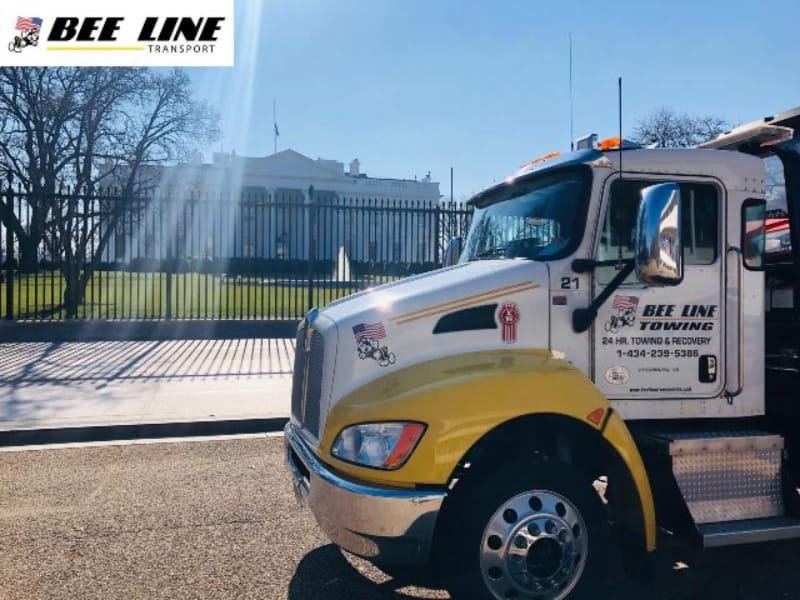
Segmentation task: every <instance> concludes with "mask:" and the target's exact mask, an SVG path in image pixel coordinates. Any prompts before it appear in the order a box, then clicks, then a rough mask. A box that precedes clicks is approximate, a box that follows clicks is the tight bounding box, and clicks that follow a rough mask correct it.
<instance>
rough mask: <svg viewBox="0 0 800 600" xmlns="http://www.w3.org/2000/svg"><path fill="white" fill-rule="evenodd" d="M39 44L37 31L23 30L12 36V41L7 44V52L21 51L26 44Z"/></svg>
mask: <svg viewBox="0 0 800 600" xmlns="http://www.w3.org/2000/svg"><path fill="white" fill-rule="evenodd" d="M38 45H39V32H38V31H36V30H35V29H32V30H30V31H23V32H22V33H20V34H19V35H15V36H14V41H13V42H9V44H8V51H9V52H22V50H23V49H24V48H27V47H28V46H38Z"/></svg>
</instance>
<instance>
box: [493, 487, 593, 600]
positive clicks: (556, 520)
mask: <svg viewBox="0 0 800 600" xmlns="http://www.w3.org/2000/svg"><path fill="white" fill-rule="evenodd" d="M588 544H589V538H588V532H587V531H586V524H585V523H584V521H583V517H582V516H581V514H580V512H579V511H578V509H577V508H575V505H574V504H572V502H570V501H569V500H567V499H566V498H565V497H563V496H561V495H560V494H557V493H555V492H551V491H547V490H535V491H530V492H524V493H522V494H519V495H517V496H514V497H513V498H511V499H509V500H507V501H506V502H504V503H503V504H502V505H501V506H500V508H498V509H497V511H496V512H495V513H494V515H492V518H491V519H490V520H489V523H488V524H487V526H486V528H485V529H484V531H483V537H482V539H481V554H480V567H481V573H482V575H483V580H484V582H486V586H487V587H488V588H489V590H490V591H491V593H492V595H493V596H494V597H495V598H497V599H498V600H505V599H506V598H533V599H537V600H559V599H561V598H564V597H566V596H567V594H569V593H570V592H571V591H572V590H573V589H574V588H575V585H576V584H577V583H578V581H579V580H580V577H581V575H582V573H583V569H584V567H585V566H586V556H587V550H588Z"/></svg>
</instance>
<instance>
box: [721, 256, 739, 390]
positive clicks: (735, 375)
mask: <svg viewBox="0 0 800 600" xmlns="http://www.w3.org/2000/svg"><path fill="white" fill-rule="evenodd" d="M725 271H726V272H725V300H726V304H727V307H726V310H725V329H726V337H725V350H726V356H725V397H726V398H727V399H728V403H729V404H733V399H734V398H735V397H736V396H738V395H739V394H741V393H742V389H743V387H744V380H743V378H744V365H743V364H742V361H743V360H744V339H743V335H742V334H743V331H744V329H743V323H742V321H743V306H742V304H743V291H742V250H741V248H737V247H736V246H729V247H728V249H727V250H726V251H725ZM734 272H735V273H736V277H735V280H736V287H735V288H731V279H732V275H733V273H734ZM733 325H735V327H732V326H733ZM734 328H735V330H736V334H735V336H734V335H732V334H731V330H732V329H734ZM731 385H735V386H736V388H735V389H733V390H731Z"/></svg>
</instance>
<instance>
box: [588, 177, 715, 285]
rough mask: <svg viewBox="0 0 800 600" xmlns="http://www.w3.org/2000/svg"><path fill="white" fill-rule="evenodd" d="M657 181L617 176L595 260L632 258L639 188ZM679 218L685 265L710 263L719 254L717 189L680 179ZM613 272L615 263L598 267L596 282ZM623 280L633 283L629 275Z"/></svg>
mask: <svg viewBox="0 0 800 600" xmlns="http://www.w3.org/2000/svg"><path fill="white" fill-rule="evenodd" d="M656 183H659V182H657V181H642V180H637V179H617V180H616V181H614V183H612V184H611V195H610V201H609V202H608V207H607V210H606V215H605V218H604V219H603V228H602V230H601V231H600V247H599V249H598V253H597V259H598V260H625V259H630V258H633V244H634V235H635V230H636V213H637V211H638V209H639V201H640V200H641V198H642V190H643V189H644V188H646V187H648V186H651V185H654V184H656ZM680 187H681V213H682V217H681V220H682V222H683V260H684V264H685V265H710V264H712V263H713V262H714V261H715V260H716V259H717V255H718V254H719V250H718V247H719V243H718V237H719V199H718V194H717V189H716V188H715V187H714V186H713V185H710V184H705V183H681V184H680ZM615 274H616V270H615V268H614V267H601V268H599V269H598V270H597V278H598V282H599V283H600V284H602V285H605V284H607V283H608V282H609V281H611V279H612V278H613V277H614V275H615ZM625 283H626V284H636V283H637V281H636V277H635V276H634V275H631V276H630V277H629V278H628V279H626V280H625Z"/></svg>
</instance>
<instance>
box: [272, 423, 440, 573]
mask: <svg viewBox="0 0 800 600" xmlns="http://www.w3.org/2000/svg"><path fill="white" fill-rule="evenodd" d="M284 432H285V434H286V435H285V444H286V464H287V466H288V469H289V472H290V473H291V475H292V480H293V485H294V490H295V494H296V495H297V497H298V498H299V499H301V500H302V501H303V503H304V504H305V505H306V506H308V508H309V509H310V510H311V512H312V513H313V515H314V517H315V518H316V520H317V523H319V526H320V527H321V528H322V530H323V531H324V532H325V533H326V534H327V535H328V537H329V538H330V539H331V541H333V542H334V543H335V544H336V545H338V546H341V547H342V548H344V549H345V550H348V551H350V552H352V553H353V554H357V555H359V556H363V557H364V558H367V559H369V560H370V561H372V562H374V563H375V564H378V565H391V566H419V565H424V564H426V563H427V562H428V559H429V557H430V550H431V545H432V541H433V532H434V527H435V525H436V517H437V515H438V514H439V508H440V507H441V505H442V501H443V500H444V497H445V490H444V489H442V490H433V491H428V490H425V491H419V490H407V489H398V488H386V487H373V486H367V485H364V484H361V483H355V482H353V481H349V480H347V479H343V478H342V477H340V476H339V475H337V474H335V473H334V472H332V471H331V470H330V469H329V468H328V467H326V466H325V465H324V464H323V463H322V462H320V460H319V459H318V458H317V457H316V456H315V455H314V453H313V452H312V450H311V449H310V448H309V447H308V445H307V444H306V443H305V441H303V439H302V438H301V437H300V435H299V434H298V433H297V431H296V429H295V427H294V426H293V425H292V424H291V422H290V423H289V424H287V425H286V429H285V430H284Z"/></svg>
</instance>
